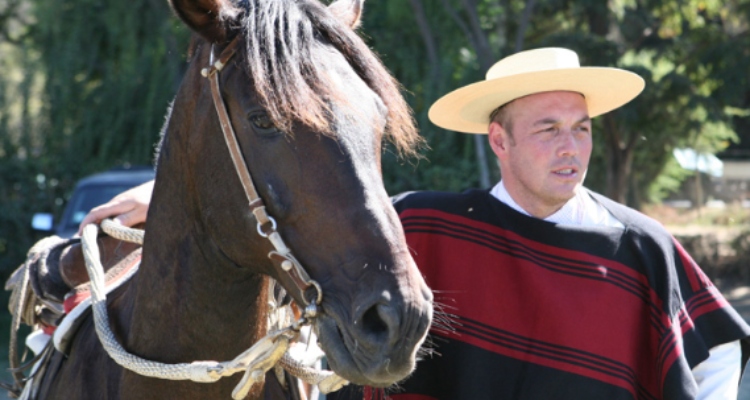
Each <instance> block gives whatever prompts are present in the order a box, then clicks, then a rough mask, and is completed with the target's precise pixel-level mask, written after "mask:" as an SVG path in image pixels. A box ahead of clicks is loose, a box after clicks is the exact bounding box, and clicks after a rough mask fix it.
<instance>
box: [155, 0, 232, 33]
mask: <svg viewBox="0 0 750 400" xmlns="http://www.w3.org/2000/svg"><path fill="white" fill-rule="evenodd" d="M169 4H170V5H171V6H172V9H173V10H174V12H175V13H176V14H177V16H178V17H180V19H181V20H182V21H183V22H185V24H187V25H188V26H189V27H190V28H191V29H192V30H194V31H195V32H197V33H199V34H200V35H201V36H203V37H204V38H206V39H207V40H209V41H210V42H213V43H219V42H224V41H226V40H227V37H228V35H229V32H228V27H227V24H226V21H228V20H231V19H233V18H234V17H236V16H237V15H238V14H239V10H238V9H236V8H235V7H234V6H233V5H232V3H231V2H230V1H229V0H169Z"/></svg>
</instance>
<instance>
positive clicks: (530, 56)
mask: <svg viewBox="0 0 750 400" xmlns="http://www.w3.org/2000/svg"><path fill="white" fill-rule="evenodd" d="M580 66H581V65H580V64H579V62H578V54H576V53H575V52H574V51H572V50H568V49H563V48H559V47H547V48H542V49H534V50H527V51H522V52H520V53H516V54H513V55H511V56H508V57H505V58H503V59H502V60H500V61H498V62H496V63H495V65H493V66H492V67H491V68H490V69H489V70H488V71H487V75H486V79H487V80H492V79H497V78H504V77H508V76H512V75H519V74H525V73H529V72H538V71H549V70H555V69H567V68H580Z"/></svg>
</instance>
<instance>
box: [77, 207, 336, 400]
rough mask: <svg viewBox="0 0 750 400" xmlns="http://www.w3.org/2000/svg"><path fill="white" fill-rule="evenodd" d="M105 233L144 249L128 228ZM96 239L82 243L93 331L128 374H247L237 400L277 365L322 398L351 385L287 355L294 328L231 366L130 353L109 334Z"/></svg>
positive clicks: (108, 225)
mask: <svg viewBox="0 0 750 400" xmlns="http://www.w3.org/2000/svg"><path fill="white" fill-rule="evenodd" d="M102 229H103V230H104V231H105V232H106V233H107V234H108V235H110V236H112V237H115V238H117V239H120V240H125V241H129V242H133V243H138V244H143V236H144V235H143V231H142V230H137V229H132V228H128V227H124V226H122V225H120V224H116V223H114V222H112V221H111V220H104V221H102ZM96 236H97V226H96V225H94V224H90V225H87V226H86V227H85V228H84V229H83V235H82V238H81V239H82V240H81V244H82V247H83V254H84V259H85V261H86V270H87V271H88V274H89V278H90V279H91V284H90V285H91V303H92V308H93V312H94V323H95V324H94V325H95V327H96V333H97V336H98V337H99V340H100V341H101V343H102V346H103V347H104V349H105V350H106V351H107V353H108V354H109V356H110V357H112V359H113V360H114V361H115V362H116V363H117V364H119V365H120V366H122V367H123V368H127V369H128V370H130V371H133V372H135V373H137V374H139V375H144V376H149V377H153V378H160V379H169V380H191V381H193V382H209V383H210V382H216V381H218V380H219V379H221V378H222V377H225V376H231V375H234V374H235V373H238V372H241V371H245V375H244V376H243V378H242V380H240V383H239V384H238V385H237V387H235V389H234V391H233V392H232V397H233V398H234V399H236V400H239V399H242V398H244V397H245V396H246V395H247V393H248V392H249V391H250V389H251V388H252V386H253V385H254V384H255V383H258V382H261V381H262V380H263V379H264V376H265V373H266V372H267V371H268V370H270V369H271V368H273V367H274V366H275V365H276V364H277V363H279V364H280V365H281V366H282V367H283V368H284V369H286V370H287V371H288V372H289V373H290V374H292V375H293V376H296V377H298V378H300V379H302V380H304V381H305V382H307V383H310V384H314V385H317V386H319V388H320V390H321V392H323V393H329V392H332V391H335V390H338V389H340V388H341V387H343V386H344V385H346V384H347V383H348V382H347V381H346V380H345V379H343V378H341V377H340V376H338V375H336V374H335V373H334V372H332V371H321V370H318V369H315V368H310V367H308V366H306V365H304V364H302V363H301V362H299V361H297V360H295V359H294V358H293V357H292V356H291V355H290V354H287V353H286V352H287V350H288V349H289V346H290V340H291V339H292V337H293V336H295V335H296V333H295V332H294V331H293V329H292V328H291V327H290V328H285V329H277V330H274V331H273V332H270V333H269V334H268V335H266V336H265V337H264V338H263V339H261V340H260V341H259V342H257V343H255V344H254V345H253V346H252V347H251V348H249V349H248V350H246V351H245V352H243V353H242V354H240V355H239V356H237V357H236V358H235V359H234V360H231V361H227V362H216V361H194V362H192V363H178V364H165V363H160V362H155V361H149V360H146V359H143V358H141V357H138V356H136V355H133V354H131V353H129V352H128V351H127V350H125V349H124V348H123V347H122V346H121V345H120V343H119V342H118V341H117V339H116V338H115V336H114V334H113V333H112V331H111V329H110V328H109V317H108V315H107V299H106V293H105V291H104V268H103V267H102V265H101V262H100V260H101V257H100V254H99V248H98V246H97V242H96Z"/></svg>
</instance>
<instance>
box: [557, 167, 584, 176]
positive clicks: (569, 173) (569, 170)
mask: <svg viewBox="0 0 750 400" xmlns="http://www.w3.org/2000/svg"><path fill="white" fill-rule="evenodd" d="M553 172H554V173H555V174H557V175H562V176H572V175H575V174H576V172H578V170H577V169H575V168H563V169H558V170H556V171H553Z"/></svg>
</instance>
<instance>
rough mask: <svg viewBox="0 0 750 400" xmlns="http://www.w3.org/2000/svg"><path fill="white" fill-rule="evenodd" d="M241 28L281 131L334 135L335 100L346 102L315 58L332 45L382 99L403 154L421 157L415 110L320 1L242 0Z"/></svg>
mask: <svg viewBox="0 0 750 400" xmlns="http://www.w3.org/2000/svg"><path fill="white" fill-rule="evenodd" d="M238 6H240V7H242V8H243V9H244V12H245V14H244V16H243V17H242V19H241V28H242V31H243V32H244V35H245V39H246V50H247V52H246V54H247V68H248V72H249V73H250V75H251V76H252V79H253V81H254V84H255V90H256V92H257V93H258V96H259V98H260V99H261V101H262V103H263V104H262V105H263V106H264V107H265V108H266V110H267V112H268V114H269V117H270V118H271V119H272V120H273V121H274V123H275V124H276V126H277V127H279V128H280V129H281V130H283V131H286V132H291V126H292V123H293V122H295V121H298V122H300V123H302V124H305V125H307V126H310V127H312V128H314V129H315V130H316V131H319V132H321V133H323V134H329V135H333V134H334V132H333V126H332V121H330V115H332V112H331V106H330V103H331V102H338V103H341V99H339V98H338V94H337V93H336V92H335V91H334V90H335V89H334V88H335V87H336V85H334V84H332V82H331V78H330V76H329V75H328V74H326V73H325V71H324V70H322V69H321V68H320V67H319V66H318V65H317V62H316V60H315V58H314V46H315V45H316V43H317V42H319V41H320V40H321V39H324V40H326V41H328V42H329V43H330V44H331V45H333V46H334V48H335V49H336V50H338V51H339V52H340V53H341V54H342V55H343V56H344V58H345V59H346V60H347V61H348V62H349V64H350V66H351V67H352V68H353V70H354V71H355V73H357V74H358V75H359V76H360V78H361V79H362V80H363V81H364V82H365V83H366V84H367V85H368V86H369V87H370V88H371V89H372V90H373V91H374V92H375V93H376V94H377V95H378V96H380V98H381V100H382V101H383V103H384V104H385V106H386V108H387V110H388V114H387V124H386V132H385V133H386V135H387V137H388V138H389V139H390V141H391V142H392V143H393V144H394V145H395V147H396V149H397V150H398V152H399V153H400V154H402V155H414V154H416V152H417V150H418V148H419V145H420V144H421V143H422V139H421V137H420V136H419V134H418V132H417V129H416V126H415V121H414V118H413V117H412V113H411V109H410V108H409V106H408V105H407V104H406V102H405V101H404V98H403V97H402V95H401V93H400V90H399V89H400V88H399V85H398V83H397V82H396V81H395V79H393V77H392V76H391V75H390V73H389V72H388V71H387V70H386V68H385V67H384V66H383V64H382V63H381V62H380V60H379V59H378V58H377V56H375V54H373V53H372V51H371V50H370V49H369V48H368V47H367V45H366V44H365V43H364V42H363V41H362V39H361V38H360V37H359V36H358V35H357V34H356V33H355V32H354V31H353V30H352V29H351V28H349V27H348V26H345V25H344V24H343V23H341V22H339V21H338V20H336V19H335V18H334V17H333V16H332V14H331V13H330V12H328V10H327V9H326V8H325V7H324V6H323V5H322V4H321V3H319V2H318V1H310V0H296V1H293V0H286V1H267V0H265V1H264V0H242V1H241V2H239V3H238Z"/></svg>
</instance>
